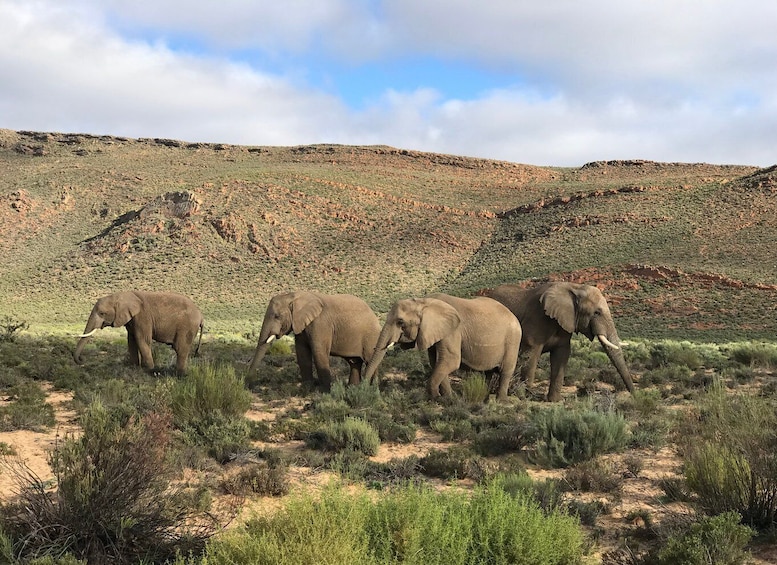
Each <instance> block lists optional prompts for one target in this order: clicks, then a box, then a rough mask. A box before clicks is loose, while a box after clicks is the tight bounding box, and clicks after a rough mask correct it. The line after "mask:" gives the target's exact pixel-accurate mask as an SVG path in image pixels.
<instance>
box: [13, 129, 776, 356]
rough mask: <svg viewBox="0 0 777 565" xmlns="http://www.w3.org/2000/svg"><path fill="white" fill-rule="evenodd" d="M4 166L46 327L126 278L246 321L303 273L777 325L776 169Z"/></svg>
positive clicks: (340, 157)
mask: <svg viewBox="0 0 777 565" xmlns="http://www.w3.org/2000/svg"><path fill="white" fill-rule="evenodd" d="M0 170H2V171H3V174H2V175H0V265H2V270H3V275H2V277H0V318H2V317H3V316H12V317H15V318H17V319H22V320H25V321H27V322H29V323H30V324H31V329H32V330H35V329H36V328H38V330H39V331H49V330H56V329H66V330H68V331H69V330H70V329H72V328H78V329H80V328H81V326H82V325H83V323H84V319H85V317H86V314H87V313H88V311H89V309H90V308H91V305H92V303H93V302H94V300H95V298H97V297H99V296H101V295H103V294H106V293H109V292H112V291H115V290H121V289H127V288H141V289H170V290H177V291H180V292H183V293H185V294H188V295H190V296H192V297H193V298H194V299H195V300H196V301H197V302H198V303H199V304H200V305H201V307H202V309H203V310H204V312H205V314H206V318H207V319H208V320H209V325H210V328H211V330H214V331H221V332H230V333H237V334H241V333H243V332H247V331H250V330H252V329H256V326H257V325H258V323H259V320H260V319H261V316H262V314H263V311H264V308H265V306H266V302H267V299H268V298H269V297H270V296H272V295H273V294H275V293H277V292H279V291H282V290H286V289H294V288H305V289H312V290H321V291H325V292H347V293H353V294H357V295H359V296H362V297H363V298H365V299H366V300H367V301H368V302H369V303H371V304H372V305H373V307H374V308H375V309H376V310H377V311H385V310H386V309H387V308H388V307H389V306H390V304H391V302H392V301H393V300H394V299H396V298H399V297H404V296H412V295H420V294H423V293H428V292H432V291H436V290H443V291H447V292H450V293H454V294H460V295H470V294H474V293H476V292H477V291H478V290H479V289H481V288H483V287H487V286H492V285H495V284H498V283H500V282H505V281H511V282H515V281H526V280H529V279H548V278H566V279H574V280H580V281H586V282H591V283H593V284H598V285H599V286H601V287H602V288H603V289H604V290H605V292H607V294H608V296H609V297H610V300H611V302H612V304H613V309H614V311H615V314H616V316H617V317H618V319H619V320H618V322H619V326H620V327H621V329H622V331H621V334H622V335H623V336H624V337H627V336H629V335H635V336H645V337H648V336H654V337H661V336H667V337H668V336H672V337H678V336H687V337H688V338H689V339H710V340H720V339H741V338H743V337H745V338H747V337H754V338H756V337H757V338H762V337H767V336H773V335H775V332H776V331H777V319H776V318H777V316H775V311H774V310H775V307H774V304H775V299H777V287H775V286H774V285H775V284H777V265H776V264H775V259H774V253H773V250H774V249H775V245H776V244H777V214H775V208H777V168H775V167H772V168H768V169H758V168H755V167H748V166H719V165H709V164H683V163H655V162H650V161H639V160H634V161H601V162H595V163H589V164H586V165H585V166H583V167H580V168H555V167H536V166H530V165H522V164H516V163H508V162H503V161H490V160H484V159H472V158H466V157H458V156H452V155H437V154H429V153H421V152H415V151H407V150H401V149H394V148H391V147H384V146H371V147H350V146H337V145H315V146H299V147H245V146H232V145H224V144H203V143H186V142H183V141H177V140H167V139H127V138H117V137H109V136H94V135H85V134H60V133H41V132H15V131H9V130H0Z"/></svg>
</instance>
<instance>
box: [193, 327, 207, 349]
mask: <svg viewBox="0 0 777 565" xmlns="http://www.w3.org/2000/svg"><path fill="white" fill-rule="evenodd" d="M204 325H205V320H200V337H199V339H198V340H197V347H196V348H195V349H194V356H195V357H197V356H199V354H200V344H201V343H202V327H203V326H204Z"/></svg>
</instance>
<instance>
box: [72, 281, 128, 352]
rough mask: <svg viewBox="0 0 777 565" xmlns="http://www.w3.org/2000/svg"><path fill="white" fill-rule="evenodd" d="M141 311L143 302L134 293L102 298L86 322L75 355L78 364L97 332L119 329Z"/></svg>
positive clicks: (116, 294)
mask: <svg viewBox="0 0 777 565" xmlns="http://www.w3.org/2000/svg"><path fill="white" fill-rule="evenodd" d="M140 310H141V301H140V298H138V296H137V295H135V294H134V293H132V292H117V293H115V294H110V295H108V296H104V297H103V298H100V299H99V300H98V301H97V302H96V303H95V305H94V308H92V313H91V314H89V319H88V320H87V322H86V328H85V329H84V333H83V334H81V335H80V336H78V337H80V338H81V339H79V340H78V345H77V346H76V350H75V352H74V353H73V359H74V360H75V362H76V363H79V364H80V363H81V353H82V351H83V350H84V346H85V345H86V342H87V341H89V338H90V337H91V336H92V335H93V334H94V333H95V332H96V331H97V330H101V329H103V328H106V327H108V326H110V327H113V328H118V327H121V326H124V325H126V324H128V323H129V322H130V320H132V318H133V317H135V316H136V315H137V314H138V313H139V312H140Z"/></svg>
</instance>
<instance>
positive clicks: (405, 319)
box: [364, 293, 521, 400]
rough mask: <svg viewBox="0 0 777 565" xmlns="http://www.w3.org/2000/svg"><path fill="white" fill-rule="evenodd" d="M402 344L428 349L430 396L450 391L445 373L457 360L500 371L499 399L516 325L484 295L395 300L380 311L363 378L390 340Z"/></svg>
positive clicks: (515, 344) (513, 356) (503, 395)
mask: <svg viewBox="0 0 777 565" xmlns="http://www.w3.org/2000/svg"><path fill="white" fill-rule="evenodd" d="M397 342H398V343H399V344H400V346H401V347H402V348H404V349H410V348H412V347H416V348H417V349H419V350H424V349H426V350H428V354H429V362H430V364H431V366H432V373H431V376H430V378H429V384H428V391H429V394H430V395H431V397H432V398H437V397H439V396H440V388H441V387H442V394H443V395H449V394H451V393H452V391H451V385H450V379H449V375H450V374H451V373H452V372H453V371H455V370H456V369H458V368H459V367H460V366H466V367H468V368H470V369H472V370H475V371H484V372H486V374H487V375H489V376H490V375H493V374H495V373H496V372H497V371H498V372H499V374H500V381H499V392H498V394H497V398H498V399H499V400H506V399H507V391H508V388H509V386H510V379H512V376H513V372H514V371H515V366H516V364H517V362H518V351H519V348H520V344H521V325H520V323H519V322H518V320H517V319H516V317H515V316H513V314H512V313H511V312H510V310H508V309H507V308H506V307H505V306H503V305H502V304H500V303H499V302H497V301H496V300H493V299H491V298H486V297H477V298H458V297H455V296H450V295H448V294H440V293H437V294H431V295H429V296H427V297H424V298H406V299H402V300H399V301H397V302H396V303H395V304H394V305H393V306H392V308H391V310H389V312H388V314H387V316H386V323H385V324H384V326H383V329H382V330H381V333H380V337H379V338H378V343H377V346H376V348H375V353H374V355H373V356H372V359H371V360H370V362H369V363H368V364H367V370H366V371H365V374H364V378H365V379H369V380H370V381H372V378H373V377H374V375H375V372H376V370H377V368H378V365H379V364H380V362H381V361H382V360H383V357H384V355H385V354H386V350H387V349H388V348H389V347H390V346H391V345H393V344H394V343H397Z"/></svg>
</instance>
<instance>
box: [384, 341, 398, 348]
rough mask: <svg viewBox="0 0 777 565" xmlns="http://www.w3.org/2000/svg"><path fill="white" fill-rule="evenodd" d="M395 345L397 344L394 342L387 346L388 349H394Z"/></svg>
mask: <svg viewBox="0 0 777 565" xmlns="http://www.w3.org/2000/svg"><path fill="white" fill-rule="evenodd" d="M394 343H396V342H394V341H392V342H391V343H389V344H388V345H387V346H386V349H391V348H392V347H394Z"/></svg>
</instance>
